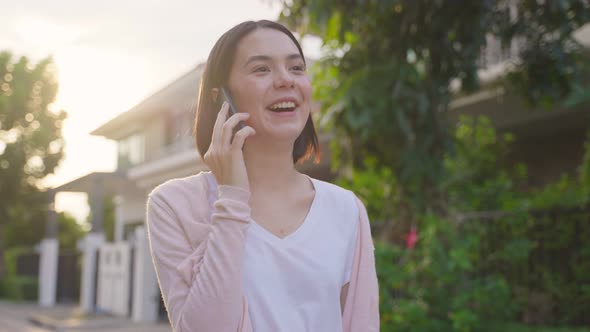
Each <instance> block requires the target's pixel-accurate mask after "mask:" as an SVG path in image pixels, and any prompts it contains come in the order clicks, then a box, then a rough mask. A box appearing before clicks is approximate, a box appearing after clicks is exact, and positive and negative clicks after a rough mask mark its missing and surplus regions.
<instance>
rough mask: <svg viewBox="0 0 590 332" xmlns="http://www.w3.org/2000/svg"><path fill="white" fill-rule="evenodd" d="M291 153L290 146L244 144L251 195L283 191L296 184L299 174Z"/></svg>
mask: <svg viewBox="0 0 590 332" xmlns="http://www.w3.org/2000/svg"><path fill="white" fill-rule="evenodd" d="M292 151H293V147H292V145H291V146H285V145H279V144H275V145H273V144H265V145H257V144H248V143H246V145H245V146H244V161H245V163H246V169H247V172H248V181H249V182H250V191H251V192H252V194H254V195H255V194H256V193H260V192H264V193H272V192H278V191H283V190H284V188H289V187H293V186H294V185H295V184H296V183H297V181H298V180H299V172H298V171H297V170H296V169H295V165H294V163H293V152H292Z"/></svg>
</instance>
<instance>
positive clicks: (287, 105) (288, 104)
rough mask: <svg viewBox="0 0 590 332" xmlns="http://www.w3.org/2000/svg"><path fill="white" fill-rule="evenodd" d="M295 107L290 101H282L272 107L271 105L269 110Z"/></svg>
mask: <svg viewBox="0 0 590 332" xmlns="http://www.w3.org/2000/svg"><path fill="white" fill-rule="evenodd" d="M294 107H295V103H294V102H292V101H284V102H282V103H276V104H274V105H272V106H271V107H270V108H271V109H273V110H274V109H277V108H294Z"/></svg>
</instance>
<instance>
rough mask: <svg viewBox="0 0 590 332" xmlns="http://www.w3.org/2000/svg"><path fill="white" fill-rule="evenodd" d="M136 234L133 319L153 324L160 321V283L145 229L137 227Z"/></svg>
mask: <svg viewBox="0 0 590 332" xmlns="http://www.w3.org/2000/svg"><path fill="white" fill-rule="evenodd" d="M134 234H135V236H134V237H135V257H134V264H133V287H134V288H133V302H132V303H133V304H132V313H131V318H132V319H133V321H135V322H153V321H156V320H157V319H158V306H159V304H160V292H159V289H158V281H157V278H156V272H155V270H154V266H153V264H152V259H151V255H150V250H149V245H148V239H147V233H146V230H145V227H144V226H140V227H137V228H136V229H135V233H134Z"/></svg>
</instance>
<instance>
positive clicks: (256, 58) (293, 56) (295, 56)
mask: <svg viewBox="0 0 590 332" xmlns="http://www.w3.org/2000/svg"><path fill="white" fill-rule="evenodd" d="M286 58H287V60H294V59H303V57H302V56H301V54H299V53H293V54H289V55H287V57H286ZM270 60H272V57H270V56H268V55H253V56H251V57H249V58H248V60H247V61H246V63H245V64H244V67H245V66H247V65H249V64H250V63H252V62H254V61H270Z"/></svg>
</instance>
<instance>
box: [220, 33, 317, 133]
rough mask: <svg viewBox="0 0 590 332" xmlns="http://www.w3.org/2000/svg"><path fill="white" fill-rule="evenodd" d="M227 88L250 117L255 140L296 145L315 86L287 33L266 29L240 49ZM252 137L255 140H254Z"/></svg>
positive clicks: (236, 102)
mask: <svg viewBox="0 0 590 332" xmlns="http://www.w3.org/2000/svg"><path fill="white" fill-rule="evenodd" d="M228 85H229V89H230V91H231V94H232V97H233V99H234V102H235V104H236V107H237V108H238V111H239V112H248V113H250V119H249V120H248V121H247V123H248V125H250V126H252V127H253V128H254V129H255V130H256V136H254V137H256V139H265V140H267V139H273V140H278V141H289V140H290V141H291V143H292V142H294V141H295V139H296V138H297V137H298V136H299V134H300V133H301V132H302V131H303V128H304V126H305V123H306V121H307V118H308V116H309V112H310V106H311V101H310V99H311V84H310V81H309V78H308V77H307V73H306V69H305V64H304V62H303V59H302V58H301V55H300V54H299V50H298V49H297V46H295V44H294V43H293V41H292V40H291V39H290V38H289V37H288V36H287V35H286V34H284V33H283V32H281V31H278V30H274V29H268V28H262V29H256V30H254V31H252V32H251V33H250V34H248V35H246V36H245V37H244V38H243V39H242V40H241V41H240V42H239V44H238V47H237V49H236V55H235V58H234V63H233V65H232V69H231V71H230V76H229V83H228ZM254 137H252V138H254Z"/></svg>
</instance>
